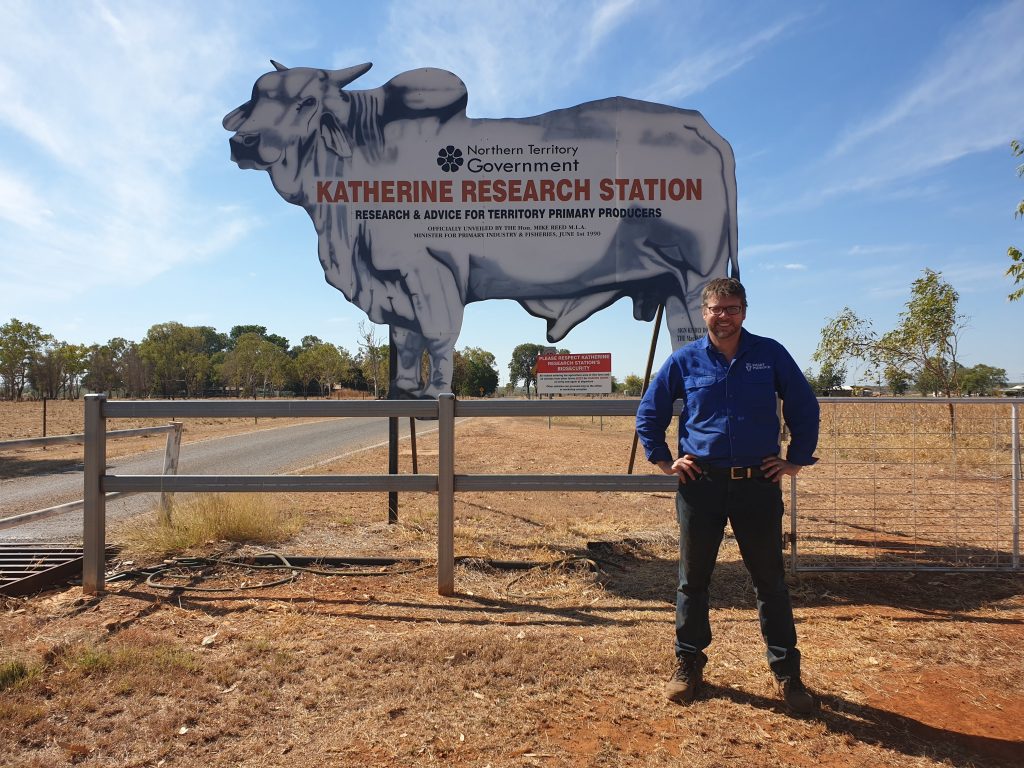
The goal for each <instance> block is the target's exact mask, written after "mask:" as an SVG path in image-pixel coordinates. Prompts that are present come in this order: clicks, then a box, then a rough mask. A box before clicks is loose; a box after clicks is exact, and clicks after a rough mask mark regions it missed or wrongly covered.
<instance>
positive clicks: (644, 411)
mask: <svg viewBox="0 0 1024 768" xmlns="http://www.w3.org/2000/svg"><path fill="white" fill-rule="evenodd" d="M674 369H675V366H674V365H673V364H672V358H671V357H670V358H669V359H668V360H666V361H665V364H664V365H662V366H661V368H660V369H659V370H658V372H657V373H656V374H655V376H654V378H653V379H652V380H651V383H650V386H648V387H647V391H646V392H644V396H643V398H641V400H640V405H639V407H638V408H637V410H636V433H637V436H638V437H639V438H640V444H641V445H642V446H643V447H644V454H645V455H646V456H647V460H648V461H649V462H651V463H652V464H657V465H658V466H659V467H661V468H662V471H663V472H664V471H665V469H664V467H663V466H662V464H663V463H665V464H668V465H671V464H672V463H673V459H672V451H670V450H669V447H668V444H667V443H666V442H665V431H666V430H667V429H668V425H669V424H670V423H671V422H672V405H673V403H674V402H675V400H676V398H677V397H679V396H680V394H681V393H682V387H681V386H679V383H680V381H681V377H680V376H679V374H678V373H677V372H676V371H675V370H674ZM666 474H675V473H674V472H667V473H666Z"/></svg>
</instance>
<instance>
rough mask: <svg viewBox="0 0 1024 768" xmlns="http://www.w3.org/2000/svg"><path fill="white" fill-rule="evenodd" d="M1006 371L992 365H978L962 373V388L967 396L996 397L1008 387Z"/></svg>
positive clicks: (965, 369)
mask: <svg viewBox="0 0 1024 768" xmlns="http://www.w3.org/2000/svg"><path fill="white" fill-rule="evenodd" d="M1007 383H1008V382H1007V379H1006V371H1005V370H1004V369H1003V368H995V367H993V366H991V365H985V364H983V363H978V365H975V366H974V367H972V368H964V369H963V370H961V372H960V386H961V389H962V390H963V392H964V394H966V395H981V396H990V395H994V394H995V393H996V391H997V390H999V389H1001V388H1003V387H1005V386H1006V385H1007Z"/></svg>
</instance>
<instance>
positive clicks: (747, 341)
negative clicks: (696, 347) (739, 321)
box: [699, 328, 757, 357]
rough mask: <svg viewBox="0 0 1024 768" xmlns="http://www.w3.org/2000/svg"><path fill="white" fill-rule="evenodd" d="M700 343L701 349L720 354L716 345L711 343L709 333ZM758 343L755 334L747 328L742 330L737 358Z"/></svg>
mask: <svg viewBox="0 0 1024 768" xmlns="http://www.w3.org/2000/svg"><path fill="white" fill-rule="evenodd" d="M699 343H700V345H701V347H702V348H704V349H705V350H707V351H708V352H716V353H717V352H718V350H717V349H715V345H714V344H712V343H711V334H709V333H705V334H704V338H703V339H701V340H700V342H699ZM756 343H757V337H756V336H754V334H752V333H750V332H749V331H747V329H746V328H740V345H739V346H738V347H737V348H736V357H739V356H740V355H742V354H743V353H744V352H746V351H747V350H748V349H750V348H751V347H752V346H754V344H756ZM719 354H721V353H719Z"/></svg>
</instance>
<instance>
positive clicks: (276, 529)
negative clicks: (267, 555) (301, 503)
mask: <svg viewBox="0 0 1024 768" xmlns="http://www.w3.org/2000/svg"><path fill="white" fill-rule="evenodd" d="M301 524H302V522H301V516H300V515H298V514H297V513H296V512H293V511H292V512H289V511H284V510H282V509H281V508H280V507H279V506H278V505H277V504H276V503H275V501H274V499H272V498H270V497H268V496H266V495H259V494H251V493H246V494H219V493H209V494H194V495H189V496H184V497H179V498H178V499H175V501H174V502H173V503H172V505H171V509H170V515H169V520H166V521H164V520H163V519H162V518H161V516H160V515H159V514H158V513H157V512H156V511H154V512H153V513H151V514H150V515H147V516H145V517H142V518H138V519H136V520H133V521H132V523H131V524H130V525H127V526H124V527H123V528H122V529H121V536H122V537H123V539H124V542H125V545H126V547H127V551H130V552H132V553H134V554H135V555H136V556H138V557H150V558H152V557H164V556H167V555H175V554H181V553H183V552H188V551H192V550H196V549H198V548H200V547H202V546H203V545H209V544H212V543H214V542H232V543H240V544H279V543H280V542H282V541H286V540H287V539H288V538H289V537H291V536H293V535H294V534H295V533H296V532H297V531H298V530H299V529H300V527H301Z"/></svg>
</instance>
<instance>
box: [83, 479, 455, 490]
mask: <svg viewBox="0 0 1024 768" xmlns="http://www.w3.org/2000/svg"><path fill="white" fill-rule="evenodd" d="M103 489H104V490H106V491H124V492H127V493H145V492H147V491H150V492H152V491H160V492H161V493H296V492H304V491H306V492H310V493H326V492H332V493H361V492H365V491H400V492H401V491H405V492H410V491H426V492H430V491H436V490H437V475H105V476H104V478H103Z"/></svg>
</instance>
